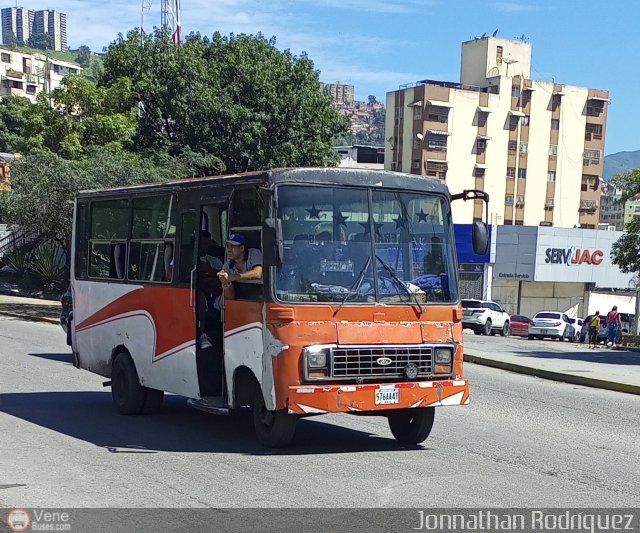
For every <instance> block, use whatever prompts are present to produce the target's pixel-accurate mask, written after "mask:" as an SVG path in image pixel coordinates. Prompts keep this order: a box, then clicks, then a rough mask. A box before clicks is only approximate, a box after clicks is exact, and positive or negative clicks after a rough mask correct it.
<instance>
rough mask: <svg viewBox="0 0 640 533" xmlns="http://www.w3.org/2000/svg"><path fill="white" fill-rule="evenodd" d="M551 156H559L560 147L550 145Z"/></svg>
mask: <svg viewBox="0 0 640 533" xmlns="http://www.w3.org/2000/svg"><path fill="white" fill-rule="evenodd" d="M549 155H558V145H557V144H550V145H549Z"/></svg>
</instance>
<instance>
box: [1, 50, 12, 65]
mask: <svg viewBox="0 0 640 533" xmlns="http://www.w3.org/2000/svg"><path fill="white" fill-rule="evenodd" d="M0 59H2V62H3V63H11V54H5V53H4V52H2V55H1V56H0Z"/></svg>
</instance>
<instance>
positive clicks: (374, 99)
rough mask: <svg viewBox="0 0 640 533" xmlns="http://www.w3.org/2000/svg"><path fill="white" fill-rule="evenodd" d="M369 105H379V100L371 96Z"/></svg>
mask: <svg viewBox="0 0 640 533" xmlns="http://www.w3.org/2000/svg"><path fill="white" fill-rule="evenodd" d="M367 103H368V104H369V105H372V104H377V103H378V99H377V98H376V97H375V95H373V94H370V95H369V96H367Z"/></svg>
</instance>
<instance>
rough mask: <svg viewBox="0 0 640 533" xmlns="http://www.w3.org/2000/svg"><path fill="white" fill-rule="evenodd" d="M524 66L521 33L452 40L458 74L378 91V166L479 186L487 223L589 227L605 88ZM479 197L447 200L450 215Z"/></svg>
mask: <svg viewBox="0 0 640 533" xmlns="http://www.w3.org/2000/svg"><path fill="white" fill-rule="evenodd" d="M530 71H531V45H530V44H529V43H528V42H525V41H523V40H522V41H514V40H507V39H500V38H495V37H483V38H477V39H473V40H471V41H467V42H465V43H463V44H462V65H461V76H460V78H461V80H460V83H451V82H442V81H433V80H422V81H419V82H417V83H413V84H409V85H404V86H401V87H400V88H399V90H397V91H393V92H390V93H387V115H386V124H385V138H386V139H387V143H386V146H385V167H386V168H389V169H392V170H398V171H404V172H411V173H413V174H420V175H424V176H433V177H438V178H440V179H443V180H446V182H447V184H448V185H449V187H450V189H451V190H452V191H454V192H455V191H462V190H463V189H482V190H484V191H486V192H488V193H489V196H490V203H489V211H490V222H491V223H493V224H507V225H508V224H514V225H526V226H538V225H553V226H559V227H569V228H571V227H575V226H579V227H582V228H597V227H598V218H599V201H600V193H601V184H600V180H601V176H602V172H603V164H604V141H605V130H606V123H607V107H608V106H607V104H608V103H609V94H608V92H607V91H604V90H597V89H588V88H584V87H575V86H570V85H563V84H560V83H554V82H544V81H535V80H532V79H531V74H530ZM468 204H470V205H468ZM481 204H482V202H481V201H476V204H475V205H474V204H473V203H470V202H467V203H466V204H465V203H460V204H457V205H455V207H454V211H453V214H454V221H455V222H457V223H470V222H472V221H473V220H479V219H480V218H481V216H482V209H483V208H482V205H481Z"/></svg>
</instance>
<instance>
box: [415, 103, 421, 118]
mask: <svg viewBox="0 0 640 533" xmlns="http://www.w3.org/2000/svg"><path fill="white" fill-rule="evenodd" d="M413 120H422V106H419V105H415V106H413Z"/></svg>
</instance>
